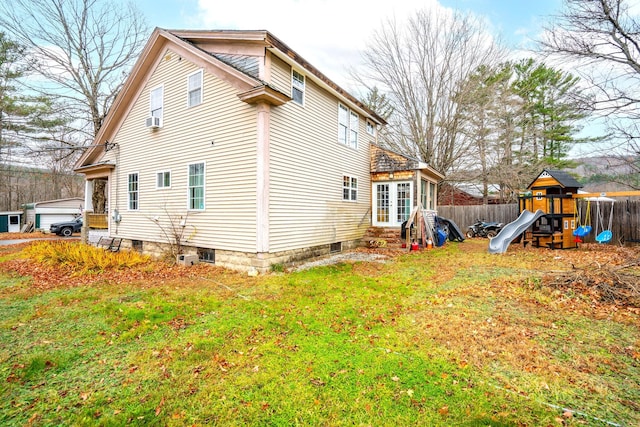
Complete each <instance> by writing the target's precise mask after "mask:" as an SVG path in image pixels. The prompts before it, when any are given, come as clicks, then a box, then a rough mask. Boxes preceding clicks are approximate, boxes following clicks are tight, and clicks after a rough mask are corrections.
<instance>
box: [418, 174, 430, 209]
mask: <svg viewBox="0 0 640 427" xmlns="http://www.w3.org/2000/svg"><path fill="white" fill-rule="evenodd" d="M427 184H428V182H427V181H426V180H424V179H423V180H421V181H420V202H421V203H422V209H427V208H428V206H427V200H429V197H428V196H429V195H428V194H427V191H428V188H429V187H428V186H427Z"/></svg>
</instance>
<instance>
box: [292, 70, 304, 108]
mask: <svg viewBox="0 0 640 427" xmlns="http://www.w3.org/2000/svg"><path fill="white" fill-rule="evenodd" d="M291 97H292V98H293V102H295V103H298V104H300V105H303V104H304V76H303V75H302V74H300V73H299V72H297V71H296V70H292V74H291Z"/></svg>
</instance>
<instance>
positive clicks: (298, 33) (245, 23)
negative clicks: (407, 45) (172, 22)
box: [198, 0, 441, 89]
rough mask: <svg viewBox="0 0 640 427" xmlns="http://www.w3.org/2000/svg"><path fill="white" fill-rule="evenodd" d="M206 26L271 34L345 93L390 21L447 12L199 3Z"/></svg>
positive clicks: (401, 5) (356, 4) (381, 3)
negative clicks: (354, 69)
mask: <svg viewBox="0 0 640 427" xmlns="http://www.w3.org/2000/svg"><path fill="white" fill-rule="evenodd" d="M198 7H199V9H200V11H199V14H200V19H201V21H202V22H201V25H202V27H204V28H210V29H238V30H268V31H269V32H270V33H272V34H273V35H275V36H276V37H278V38H279V39H281V40H282V41H283V42H284V43H285V44H287V45H288V46H289V47H290V48H291V49H293V50H294V51H296V52H297V53H298V54H299V55H301V56H302V57H303V58H305V59H306V60H307V61H309V62H310V63H311V64H313V65H314V66H315V67H317V68H318V69H319V70H320V71H321V72H322V73H324V74H326V75H327V76H328V77H329V78H330V79H332V80H334V81H335V82H336V83H338V84H339V85H340V86H343V87H344V88H345V89H349V88H348V72H347V67H349V66H354V65H356V64H357V63H358V62H359V61H360V51H361V50H363V49H364V48H365V46H366V43H367V40H369V38H370V36H371V35H372V33H373V31H374V30H375V29H376V28H378V27H379V26H380V24H381V23H382V22H384V21H386V20H387V19H393V18H394V17H395V18H397V19H400V20H402V19H405V18H406V17H408V16H409V15H410V14H412V13H414V12H415V11H416V10H419V9H423V8H427V7H441V6H440V5H439V3H438V1H437V0H426V1H425V0H403V1H395V2H390V1H388V0H369V1H366V0H316V1H313V2H311V1H308V0H272V1H271V2H268V3H266V2H264V1H261V0H246V1H242V2H241V6H240V5H239V3H235V2H229V1H228V0H224V1H221V0H199V1H198Z"/></svg>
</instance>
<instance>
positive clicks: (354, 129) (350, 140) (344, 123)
mask: <svg viewBox="0 0 640 427" xmlns="http://www.w3.org/2000/svg"><path fill="white" fill-rule="evenodd" d="M359 121H360V120H359V118H358V114H356V113H354V112H353V111H351V110H349V109H348V108H347V107H345V106H344V105H342V104H338V142H339V143H340V144H344V145H346V146H347V147H351V148H354V149H357V148H358V123H359Z"/></svg>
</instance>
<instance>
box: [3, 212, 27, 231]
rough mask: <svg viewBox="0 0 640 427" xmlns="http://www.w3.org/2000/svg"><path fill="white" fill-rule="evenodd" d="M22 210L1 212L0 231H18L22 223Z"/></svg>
mask: <svg viewBox="0 0 640 427" xmlns="http://www.w3.org/2000/svg"><path fill="white" fill-rule="evenodd" d="M21 219H22V211H13V212H0V233H7V232H9V233H18V232H20V224H21V223H22V221H21Z"/></svg>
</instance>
